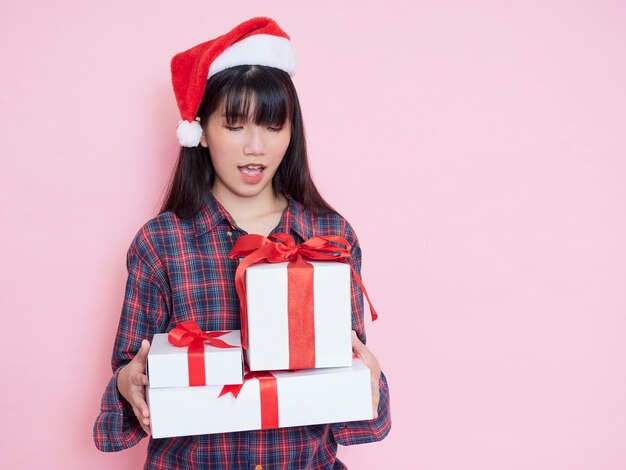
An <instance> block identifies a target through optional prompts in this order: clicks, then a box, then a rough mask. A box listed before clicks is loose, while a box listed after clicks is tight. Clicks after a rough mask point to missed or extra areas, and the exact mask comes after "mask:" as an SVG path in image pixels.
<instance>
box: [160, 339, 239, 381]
mask: <svg viewBox="0 0 626 470" xmlns="http://www.w3.org/2000/svg"><path fill="white" fill-rule="evenodd" d="M206 333H207V334H208V335H212V334H213V335H215V334H216V333H215V332H206ZM212 339H214V340H218V341H216V344H218V345H219V344H221V343H222V342H223V343H226V344H228V345H230V346H235V347H233V348H223V347H222V348H220V347H217V346H213V345H211V344H210V343H209V342H203V343H202V346H203V348H204V354H203V355H202V357H200V358H199V361H196V362H195V365H196V366H198V365H199V366H200V367H198V369H199V370H194V364H193V360H191V361H190V351H189V347H187V346H184V347H178V346H174V345H173V344H170V342H169V341H168V334H167V333H163V334H156V335H154V337H153V338H152V344H151V346H150V352H149V353H148V382H149V383H150V387H151V388H153V389H156V388H162V387H189V386H190V385H195V384H194V383H190V378H192V377H194V374H196V375H195V376H196V377H198V376H200V378H201V379H204V381H203V382H204V383H203V385H224V384H241V383H243V357H242V351H241V335H240V331H239V330H230V331H226V332H225V334H224V335H219V333H217V335H216V336H214V337H213V338H212ZM201 352H202V351H201ZM202 363H204V364H202ZM202 365H203V366H204V367H202ZM192 388H195V387H192Z"/></svg>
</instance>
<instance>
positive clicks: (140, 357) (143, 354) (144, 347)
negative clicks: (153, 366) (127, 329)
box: [135, 339, 150, 363]
mask: <svg viewBox="0 0 626 470" xmlns="http://www.w3.org/2000/svg"><path fill="white" fill-rule="evenodd" d="M149 351H150V342H149V341H148V340H147V339H144V340H142V341H141V348H139V351H137V354H136V355H135V360H136V361H138V362H140V363H145V362H146V359H147V358H148V352H149Z"/></svg>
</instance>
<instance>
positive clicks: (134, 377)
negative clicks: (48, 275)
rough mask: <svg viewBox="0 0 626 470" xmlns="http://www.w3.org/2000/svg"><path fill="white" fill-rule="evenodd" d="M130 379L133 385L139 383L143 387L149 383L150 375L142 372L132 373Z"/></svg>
mask: <svg viewBox="0 0 626 470" xmlns="http://www.w3.org/2000/svg"><path fill="white" fill-rule="evenodd" d="M129 379H130V383H132V384H133V385H139V386H142V387H143V386H144V385H148V376H147V375H146V374H142V373H140V372H138V373H133V374H131V376H130V377H129Z"/></svg>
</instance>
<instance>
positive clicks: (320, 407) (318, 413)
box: [146, 359, 373, 439]
mask: <svg viewBox="0 0 626 470" xmlns="http://www.w3.org/2000/svg"><path fill="white" fill-rule="evenodd" d="M271 374H272V375H273V376H274V377H275V378H276V388H275V391H276V392H275V393H276V396H277V401H278V410H277V415H278V416H277V417H278V427H281V428H283V427H289V426H304V425H311V424H325V423H336V422H347V421H359V420H365V419H372V418H373V415H372V388H371V379H370V371H369V369H368V368H367V366H366V365H365V364H364V363H363V362H362V361H361V360H360V359H354V362H353V364H352V366H351V367H341V368H329V369H308V370H300V371H295V372H292V371H277V372H272V373H271ZM221 391H222V387H221V386H206V387H182V388H181V387H177V388H153V387H152V386H150V387H147V389H146V396H147V400H148V406H149V407H150V425H151V428H152V437H153V438H155V439H156V438H161V437H175V436H191V435H198V434H214V433H222V432H234V431H247V430H254V429H263V427H262V417H261V391H260V387H259V379H258V378H254V379H249V380H246V381H245V383H244V384H243V386H242V388H241V391H240V393H239V395H238V397H237V398H235V397H234V396H233V395H232V394H231V393H228V394H226V395H224V396H222V397H220V396H219V395H220V392H221ZM266 393H267V392H266Z"/></svg>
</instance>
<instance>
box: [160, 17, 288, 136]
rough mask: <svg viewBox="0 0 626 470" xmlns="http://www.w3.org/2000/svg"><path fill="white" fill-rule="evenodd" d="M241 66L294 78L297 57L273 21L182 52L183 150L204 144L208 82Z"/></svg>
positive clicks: (178, 84)
mask: <svg viewBox="0 0 626 470" xmlns="http://www.w3.org/2000/svg"><path fill="white" fill-rule="evenodd" d="M237 65H267V66H270V67H276V68H278V69H281V70H284V71H285V72H287V73H289V74H290V75H293V74H294V72H295V56H294V51H293V47H292V46H291V42H290V41H289V36H288V35H287V33H285V32H284V31H283V30H282V29H280V26H278V24H277V23H276V22H275V21H274V20H272V19H270V18H252V19H251V20H248V21H246V22H244V23H241V24H240V25H239V26H236V27H235V28H233V29H232V30H231V31H229V32H228V33H226V34H224V35H223V36H219V37H217V38H215V39H211V40H210V41H207V42H204V43H202V44H198V45H197V46H195V47H192V48H191V49H189V50H187V51H184V52H180V53H178V54H176V55H175V56H174V58H173V59H172V64H171V69H172V86H173V87H174V94H175V95H176V102H177V103H178V109H179V110H180V116H181V119H182V120H181V121H180V122H179V123H178V128H177V129H176V135H177V136H178V140H179V141H180V145H182V146H183V147H195V146H197V145H198V144H199V143H200V137H201V136H202V128H201V126H200V123H199V122H198V121H197V120H196V114H197V112H198V108H199V107H200V102H201V101H202V96H203V94H204V88H205V86H206V81H207V80H208V79H209V78H210V77H211V76H213V75H215V74H216V73H218V72H221V71H222V70H225V69H227V68H229V67H235V66H237Z"/></svg>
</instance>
